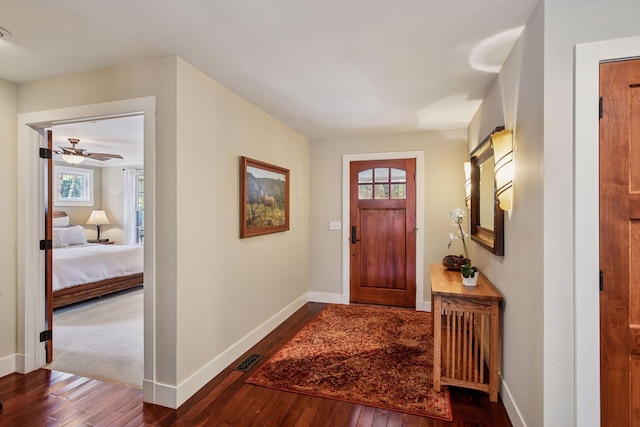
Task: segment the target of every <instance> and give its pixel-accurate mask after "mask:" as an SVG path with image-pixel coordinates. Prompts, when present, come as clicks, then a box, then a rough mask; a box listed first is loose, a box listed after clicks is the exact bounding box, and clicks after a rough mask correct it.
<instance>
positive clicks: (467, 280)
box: [462, 272, 480, 286]
mask: <svg viewBox="0 0 640 427" xmlns="http://www.w3.org/2000/svg"><path fill="white" fill-rule="evenodd" d="M479 275H480V274H479V273H478V272H476V274H474V275H473V277H464V276H462V284H463V285H465V286H476V285H477V284H478V276H479Z"/></svg>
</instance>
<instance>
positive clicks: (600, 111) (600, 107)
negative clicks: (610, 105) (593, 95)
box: [598, 97, 602, 118]
mask: <svg viewBox="0 0 640 427" xmlns="http://www.w3.org/2000/svg"><path fill="white" fill-rule="evenodd" d="M598 108H599V115H600V118H602V97H600V105H599V107H598Z"/></svg>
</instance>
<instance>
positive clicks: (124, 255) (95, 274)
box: [53, 244, 144, 291]
mask: <svg viewBox="0 0 640 427" xmlns="http://www.w3.org/2000/svg"><path fill="white" fill-rule="evenodd" d="M143 250H144V248H143V247H142V246H125V245H100V244H87V245H74V246H68V247H64V248H57V249H54V250H53V290H54V291H57V290H60V289H65V288H70V287H72V286H78V285H82V284H85V283H91V282H97V281H100V280H105V279H110V278H113V277H122V276H129V275H131V274H136V273H142V272H143V270H144V267H143V266H144V260H143V258H144V257H143Z"/></svg>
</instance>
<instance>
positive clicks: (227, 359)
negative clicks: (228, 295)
mask: <svg viewBox="0 0 640 427" xmlns="http://www.w3.org/2000/svg"><path fill="white" fill-rule="evenodd" d="M307 301H308V295H307V294H306V293H305V294H304V295H302V296H301V297H299V298H298V299H296V300H295V301H293V302H292V303H291V304H289V305H288V306H287V307H285V308H283V309H282V310H280V312H278V313H276V314H275V315H274V316H272V317H271V318H270V319H268V320H267V321H266V322H264V323H263V324H262V325H260V326H258V327H257V328H256V329H254V330H253V331H251V332H250V333H249V334H247V335H246V336H245V337H243V338H242V339H240V340H239V341H238V342H236V343H235V344H234V345H232V346H231V347H229V348H228V349H227V350H225V351H224V352H223V353H222V354H220V355H219V356H218V357H216V358H215V359H213V360H212V361H210V362H209V363H208V364H207V365H206V366H204V367H203V368H201V369H200V370H199V371H198V372H196V373H194V374H193V375H191V376H190V377H189V378H187V379H186V380H185V381H183V382H182V383H181V384H180V385H178V386H177V387H174V386H170V385H166V384H159V383H155V384H153V390H149V393H153V400H154V403H155V404H157V405H161V406H166V407H168V408H172V409H176V408H178V407H179V406H180V405H182V404H183V403H184V402H186V401H187V400H188V399H189V398H190V397H191V396H193V395H194V394H195V393H196V392H197V391H198V390H200V389H201V388H202V387H204V386H205V385H206V384H207V383H208V382H209V381H211V380H212V379H213V378H214V377H215V376H216V375H218V374H219V373H220V372H222V371H223V370H224V369H226V368H227V367H228V366H229V365H231V364H232V363H233V362H234V361H235V360H236V359H237V358H238V357H240V356H242V354H244V353H245V352H246V351H247V350H249V349H250V348H251V347H253V346H254V345H256V344H257V343H258V342H259V341H260V340H261V339H262V338H264V337H266V336H267V335H268V334H269V333H270V332H271V331H273V330H274V329H275V328H276V327H278V326H279V325H280V324H281V323H282V322H284V321H285V320H287V318H289V317H290V316H291V315H292V314H293V313H295V312H296V311H297V310H298V309H299V308H301V307H302V306H303V305H305V304H306V303H307ZM143 388H144V387H143ZM145 390H146V388H145Z"/></svg>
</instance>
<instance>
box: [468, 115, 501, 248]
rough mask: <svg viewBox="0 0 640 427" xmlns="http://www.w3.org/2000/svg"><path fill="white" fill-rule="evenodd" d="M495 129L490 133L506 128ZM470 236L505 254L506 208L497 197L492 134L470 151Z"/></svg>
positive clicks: (483, 245) (481, 243) (485, 246)
mask: <svg viewBox="0 0 640 427" xmlns="http://www.w3.org/2000/svg"><path fill="white" fill-rule="evenodd" d="M503 129H504V127H503V126H499V127H497V128H495V129H494V131H493V132H491V134H493V133H495V132H500V131H501V130H503ZM470 221H471V224H470V228H471V239H472V240H473V241H475V242H476V243H478V244H479V245H480V246H482V247H483V248H485V249H487V250H488V251H489V252H491V253H493V254H495V255H504V211H503V210H502V209H500V206H499V205H498V200H497V199H496V183H495V177H494V158H493V146H492V145H491V135H489V136H487V137H486V138H485V139H483V140H482V142H480V144H478V146H477V147H476V148H475V149H474V150H473V151H472V152H471V215H470Z"/></svg>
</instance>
